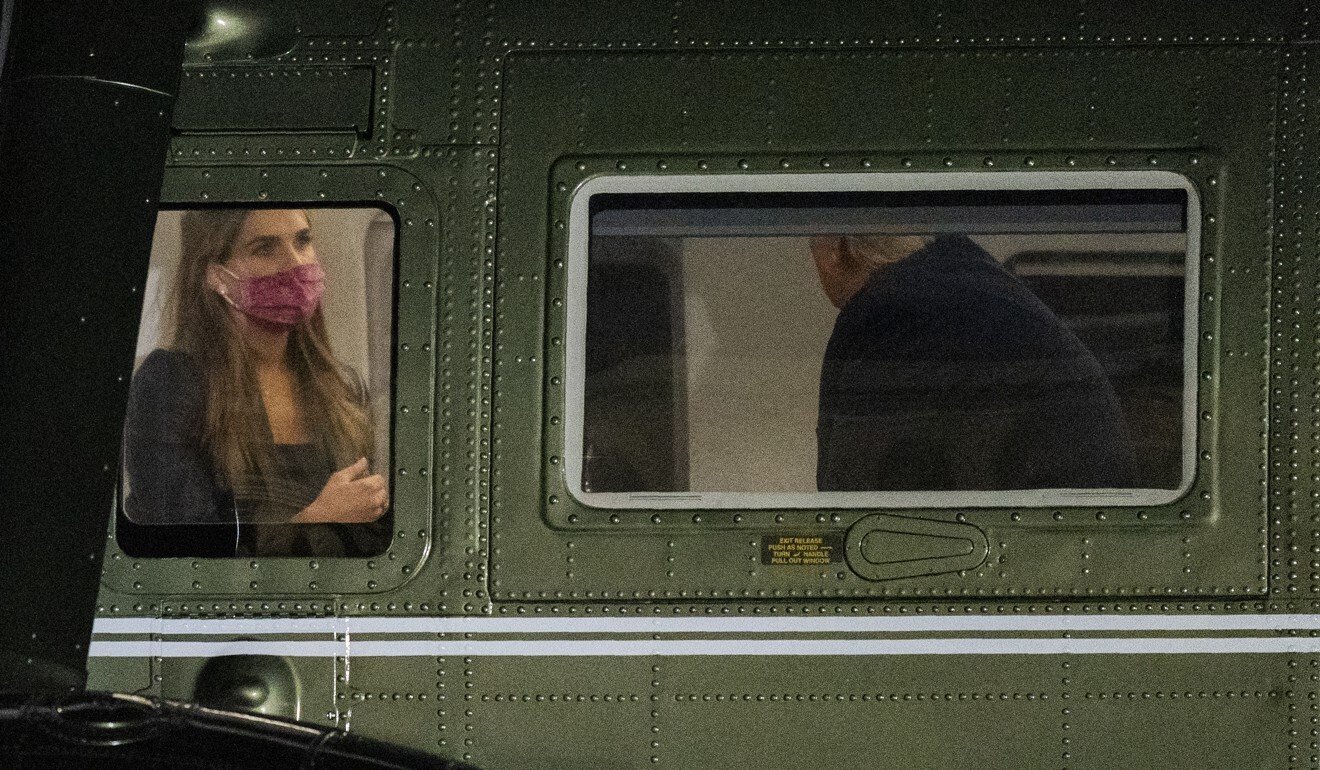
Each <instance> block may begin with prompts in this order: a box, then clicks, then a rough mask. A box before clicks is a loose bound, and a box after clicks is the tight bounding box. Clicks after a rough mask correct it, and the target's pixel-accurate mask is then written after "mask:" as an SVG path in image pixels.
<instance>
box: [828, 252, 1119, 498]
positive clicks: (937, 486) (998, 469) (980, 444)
mask: <svg viewBox="0 0 1320 770" xmlns="http://www.w3.org/2000/svg"><path fill="white" fill-rule="evenodd" d="M816 432H817V464H816V484H817V487H818V488H819V489H820V490H822V491H834V490H849V491H870V490H891V491H894V490H905V491H917V490H1009V489H1019V490H1026V489H1069V488H1074V489H1075V488H1103V487H1111V488H1119V487H1125V486H1130V485H1131V484H1132V479H1133V476H1134V459H1133V458H1134V455H1133V449H1132V445H1131V442H1130V440H1129V438H1128V435H1127V429H1126V427H1125V426H1124V423H1123V418H1122V413H1121V412H1120V409H1119V406H1118V401H1117V399H1116V397H1115V395H1114V391H1113V388H1112V387H1111V386H1110V384H1109V381H1108V379H1107V378H1106V377H1105V375H1104V372H1103V371H1102V370H1101V368H1100V364H1099V362H1097V361H1096V359H1095V356H1093V355H1092V354H1091V352H1090V351H1089V350H1087V349H1086V347H1085V346H1084V345H1083V344H1082V342H1081V341H1080V340H1079V339H1077V336H1076V335H1075V334H1073V333H1072V331H1070V330H1069V329H1068V328H1067V327H1066V326H1065V325H1064V324H1063V322H1062V321H1060V320H1059V318H1058V317H1056V316H1055V315H1054V313H1052V312H1051V311H1050V310H1049V308H1047V307H1046V306H1045V305H1044V303H1042V302H1041V301H1040V300H1039V299H1038V298H1037V297H1036V296H1035V295H1034V294H1032V293H1031V291H1030V290H1029V289H1027V288H1026V286H1024V285H1023V284H1022V283H1021V282H1020V281H1018V280H1017V278H1015V277H1014V276H1012V275H1011V274H1009V273H1008V272H1007V271H1006V270H1004V269H1003V268H1002V267H1001V266H1000V265H999V263H998V262H996V261H995V259H994V257H992V256H990V255H989V254H988V253H986V251H985V250H984V249H982V248H981V247H979V246H977V245H976V244H975V243H973V242H972V241H971V239H969V238H967V237H965V236H950V237H942V238H939V239H937V240H935V241H933V242H932V243H930V244H929V245H927V246H926V247H925V248H923V249H921V250H920V251H918V252H916V253H915V254H912V255H911V256H909V257H907V258H906V259H903V260H902V261H900V262H896V263H894V264H891V265H887V266H885V267H883V268H881V269H879V270H877V271H876V272H875V273H874V274H873V275H872V276H871V279H870V280H869V281H868V282H867V283H866V285H865V286H864V287H863V288H862V289H861V290H860V291H859V292H858V293H857V294H856V295H855V296H854V297H853V298H852V299H851V300H850V301H849V302H848V303H847V304H846V305H845V306H844V307H843V309H842V310H841V311H840V312H839V317H838V320H837V321H836V322H835V325H834V332H833V334H831V336H830V339H829V343H828V345H827V346H826V349H825V360H824V364H823V366H822V369H821V378H820V417H819V422H818V423H817V430H816Z"/></svg>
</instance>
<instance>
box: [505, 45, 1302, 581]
mask: <svg viewBox="0 0 1320 770" xmlns="http://www.w3.org/2000/svg"><path fill="white" fill-rule="evenodd" d="M1076 54H1077V52H1076V51H1073V52H1061V51H1018V52H1016V53H1014V54H1012V55H1010V56H1006V57H1004V58H1003V59H1001V60H998V61H996V60H995V58H994V57H989V58H988V59H983V58H978V57H977V56H974V55H971V54H969V53H966V52H959V53H954V52H948V51H945V52H929V51H912V52H909V51H902V52H898V51H892V52H878V53H876V52H865V53H857V52H848V53H842V52H841V53H824V54H812V55H810V56H808V55H806V54H793V53H785V54H751V53H717V54H681V53H655V54H650V53H641V54H633V55H627V56H625V55H622V54H609V55H592V54H583V55H576V54H572V55H570V54H547V55H536V56H530V55H519V56H516V57H511V60H510V65H509V72H508V76H507V82H506V88H505V100H506V108H507V111H508V114H507V116H506V118H505V126H504V135H503V136H504V152H503V155H502V164H501V169H500V171H501V180H502V181H501V197H500V200H501V212H502V222H503V225H502V228H501V234H500V239H499V244H498V245H499V265H500V268H499V269H500V274H499V276H500V278H499V282H498V283H497V286H496V307H497V311H498V312H497V317H496V326H497V333H498V334H499V344H498V345H497V360H496V372H497V375H498V379H499V385H498V388H497V392H496V402H495V408H496V412H495V416H496V419H495V424H494V431H495V436H496V441H497V454H496V457H495V460H494V468H493V474H494V475H493V484H494V492H495V502H496V510H495V513H494V518H493V522H492V527H493V530H494V533H495V538H496V550H495V551H494V553H493V557H492V569H493V573H494V581H493V583H492V591H493V593H494V595H495V596H496V598H500V597H504V598H509V599H532V600H535V599H542V598H550V597H554V596H567V597H569V598H602V597H603V598H609V597H611V596H617V597H638V596H641V597H648V596H662V597H663V596H679V597H703V598H714V597H720V596H778V595H784V594H783V592H785V591H789V590H792V591H794V594H793V595H799V596H825V597H828V596H895V595H897V596H902V595H908V596H951V595H952V596H978V595H979V596H988V595H1015V594H1016V595H1027V596H1030V595H1073V596H1088V595H1106V594H1112V595H1168V594H1175V595H1176V594H1183V593H1192V594H1196V595H1216V594H1256V593H1261V592H1263V591H1264V590H1265V581H1266V576H1265V571H1264V569H1263V567H1264V565H1263V558H1262V556H1263V548H1264V547H1265V541H1264V538H1263V535H1264V534H1265V533H1264V530H1263V528H1262V522H1263V520H1264V517H1265V510H1264V500H1263V498H1262V497H1261V490H1262V489H1263V487H1262V484H1261V482H1262V480H1263V479H1262V478H1261V472H1260V469H1259V464H1260V459H1259V458H1260V457H1261V456H1262V452H1263V451H1264V447H1265V438H1266V437H1265V435H1264V432H1263V431H1262V425H1263V424H1264V423H1263V421H1264V419H1265V414H1264V406H1265V404H1264V402H1263V401H1262V400H1261V397H1262V395H1263V388H1264V385H1265V381H1264V377H1263V375H1262V373H1261V371H1260V367H1259V361H1260V356H1263V355H1265V354H1266V352H1267V346H1268V340H1267V339H1266V337H1265V335H1264V333H1263V330H1264V328H1265V323H1266V318H1267V314H1268V312H1269V307H1268V303H1267V302H1266V286H1267V280H1268V275H1267V273H1266V271H1265V270H1264V269H1263V267H1264V265H1265V263H1266V262H1267V261H1268V258H1269V248H1270V242H1269V239H1268V237H1267V236H1266V235H1265V233H1266V232H1267V231H1268V220H1267V217H1268V200H1269V194H1270V185H1271V181H1270V180H1271V171H1272V167H1271V163H1272V161H1271V156H1270V143H1271V138H1272V130H1273V120H1274V87H1273V85H1272V84H1273V80H1274V76H1275V71H1276V66H1277V61H1278V56H1277V52H1276V51H1273V50H1270V49H1253V48H1242V49H1229V48H1223V49H1216V48H1209V47H1199V48H1177V49H1172V48H1164V49H1159V48H1156V49H1150V50H1141V51H1108V50H1090V51H1087V54H1088V55H1086V56H1078V55H1076ZM1016 57H1020V59H1018V58H1016ZM1044 66H1053V67H1058V68H1066V69H1067V70H1069V71H1070V72H1072V73H1074V74H1073V75H1072V77H1079V78H1081V79H1083V80H1084V81H1085V82H1087V83H1089V84H1091V86H1090V89H1089V91H1088V93H1087V95H1086V96H1087V97H1088V98H1086V99H1084V100H1082V101H1083V103H1084V105H1085V110H1083V111H1079V110H1078V108H1077V102H1078V99H1077V94H1076V93H1074V92H1071V91H1069V90H1066V89H1065V90H1061V91H1058V92H1056V93H1053V94H1051V93H1049V92H1048V90H1047V89H1045V88H1044V87H1043V86H1042V85H1041V83H1040V80H1039V78H1040V76H1039V75H1033V76H1028V77H1027V78H1026V79H1027V81H1028V82H1031V83H1034V86H1033V87H1032V88H1031V90H1030V93H1031V95H1032V103H1031V106H1030V110H1027V109H1025V108H1024V107H1023V105H1022V103H1021V102H1020V101H1019V100H1020V98H1021V97H1020V95H1019V94H1018V93H1017V92H1016V91H1015V90H1014V89H1012V88H1008V89H987V88H984V87H983V84H984V82H985V81H984V80H983V79H982V78H984V77H985V75H986V73H987V72H989V73H992V75H994V77H996V78H998V79H1000V80H1011V77H1012V76H1011V75H1010V74H1009V73H1010V72H1012V71H1014V70H1015V69H1020V70H1023V71H1027V72H1034V71H1036V70H1038V69H1041V68H1042V67H1044ZM658 71H661V72H665V73H666V74H667V76H668V77H671V78H672V79H673V81H674V82H676V83H679V84H683V85H681V86H680V87H678V88H674V89H660V90H659V91H658V92H657V93H656V96H655V98H650V99H646V100H638V101H636V102H630V103H627V104H628V107H627V108H626V109H623V110H617V109H615V106H616V105H618V104H619V103H620V100H619V97H618V94H619V93H621V92H629V91H643V90H645V89H646V88H647V87H648V86H647V84H648V82H650V81H649V79H650V78H652V77H654V74H655V73H656V72H658ZM712 73H720V75H718V76H715V77H714V82H713V84H710V81H711V77H712ZM753 73H757V74H756V75H754V74H753ZM758 75H759V77H758ZM720 78H726V79H724V80H721V79H720ZM1198 79H1199V80H1198ZM1206 80H1208V81H1210V82H1214V83H1215V84H1216V87H1215V88H1213V89H1211V88H1201V87H1196V86H1194V87H1193V88H1190V89H1188V88H1185V87H1184V84H1186V83H1192V84H1195V83H1198V82H1202V81H1206ZM877 81H879V82H880V86H879V87H878V88H875V83H876V82H877ZM692 84H701V85H700V86H696V85H692ZM708 84H709V85H708ZM1100 84H1103V85H1100ZM1262 84H1267V85H1266V87H1265V88H1264V89H1262ZM1138 86H1140V87H1138ZM566 93H571V94H574V95H575V96H576V98H574V99H564V98H562V97H561V95H562V94H566ZM785 94H791V95H792V98H793V99H794V100H797V101H799V102H802V104H799V105H798V107H797V109H795V110H778V111H773V114H774V120H775V122H773V123H761V122H758V121H754V120H748V118H747V116H748V113H749V112H750V111H751V110H752V109H753V105H755V104H758V103H762V102H764V101H765V100H768V99H770V98H771V97H772V96H774V95H778V96H779V97H781V98H782V97H783V96H784V95H785ZM822 94H823V96H822ZM845 94H850V95H852V99H851V101H849V102H848V103H847V107H848V109H847V110H842V109H841V108H840V107H839V104H840V102H839V99H840V98H842V97H843V95H845ZM726 95H729V96H731V97H732V98H728V97H726ZM799 96H800V98H799ZM813 100H818V101H813ZM893 104H897V105H899V110H900V111H901V110H904V109H905V108H904V107H903V106H902V105H920V104H924V105H927V109H926V110H925V112H926V113H928V114H934V115H936V116H937V118H929V119H927V120H926V121H924V122H923V121H921V120H905V121H904V120H894V119H893V118H892V115H893V114H894V112H895V110H893V109H890V108H889V106H890V105H893ZM906 109H907V110H908V113H903V112H900V114H910V112H911V111H912V110H911V107H908V108H906ZM868 110H869V111H871V113H873V114H868ZM1015 110H1017V111H1018V112H1021V113H1027V112H1030V114H1032V115H1034V116H1035V117H1034V118H1033V119H1032V120H1030V121H1024V122H1018V121H1016V120H1015V119H1013V118H1011V117H1010V118H1008V119H1004V118H1000V119H999V120H998V121H997V124H996V125H995V128H996V129H998V130H996V131H995V132H994V133H993V134H988V133H986V132H985V125H986V124H985V122H984V120H988V119H989V117H988V116H991V115H1004V114H1008V115H1010V116H1011V115H1013V114H1014V111H1015ZM886 112H887V114H888V117H887V118H886V117H885V116H884V115H885V113H886ZM945 112H947V114H943V113H945ZM767 114H769V112H767ZM918 114H920V112H919V111H918ZM1083 114H1085V115H1086V116H1087V117H1086V118H1085V119H1083V118H1082V115H1083ZM960 115H964V116H965V115H970V116H972V117H973V118H975V117H977V116H979V117H981V118H983V119H984V120H982V121H977V120H975V119H973V120H960V119H959V116H960ZM697 127H700V128H699V129H698V128H697ZM1005 136H1010V137H1012V138H1013V139H1014V143H1015V144H1016V145H1017V147H1016V148H1015V149H1014V150H1011V151H1005V150H1001V149H998V148H997V147H995V145H997V144H999V143H1000V142H1002V141H1003V137H1005ZM813 138H814V139H815V141H817V142H819V143H820V147H821V148H820V149H819V150H817V151H816V152H814V153H810V154H803V153H802V151H803V150H805V149H807V147H808V145H809V143H810V142H811V141H812V140H813ZM978 138H979V140H980V142H981V143H982V144H984V145H988V146H989V147H990V149H986V150H981V151H973V152H969V151H967V150H965V149H962V148H965V147H967V146H968V145H970V144H975V143H977V140H978ZM767 142H769V143H770V144H771V145H775V144H778V145H780V146H781V147H783V150H784V154H775V155H766V154H764V153H763V152H750V150H751V149H752V148H759V147H762V146H764V145H765V143H767ZM836 146H848V147H850V148H851V149H850V151H849V152H846V153H837V152H833V151H832V150H833V147H836ZM1206 146H1209V147H1213V148H1215V149H1213V150H1210V151H1207V150H1206V149H1205V147H1206ZM929 147H956V148H959V149H957V150H946V151H944V152H941V153H939V154H931V153H929V152H928V151H927V148H929ZM858 148H863V153H859V152H858ZM869 148H877V149H876V151H874V152H869V151H867V150H868V149H869ZM1045 148H1049V149H1045ZM1060 148H1062V149H1060ZM1073 148H1080V149H1073ZM1171 148H1176V149H1171ZM735 150H737V152H736V154H735ZM551 167H552V168H553V169H554V173H553V175H552V177H551V179H550V180H549V184H547V181H546V180H545V177H544V176H543V174H544V171H543V170H544V169H546V168H551ZM1004 167H1008V168H1031V169H1038V170H1045V169H1060V170H1073V169H1083V168H1098V169H1133V168H1151V167H1157V168H1162V169H1167V170H1172V171H1176V172H1178V173H1181V174H1184V175H1185V176H1187V177H1188V178H1189V179H1191V180H1192V182H1193V183H1194V184H1195V185H1196V186H1197V187H1198V189H1199V192H1200V197H1201V202H1202V206H1203V207H1204V211H1203V235H1204V251H1205V255H1204V258H1203V263H1202V266H1201V267H1202V270H1201V300H1202V301H1201V303H1200V322H1201V326H1202V329H1203V330H1205V331H1204V334H1203V335H1202V339H1201V341H1200V342H1201V348H1200V367H1201V369H1202V377H1200V383H1201V391H1200V393H1199V400H1200V406H1199V407H1198V411H1199V413H1200V419H1199V420H1198V426H1197V427H1198V433H1199V439H1198V447H1199V457H1200V467H1199V472H1198V481H1197V484H1196V485H1195V487H1194V488H1193V490H1192V491H1191V492H1190V493H1189V494H1188V496H1187V497H1186V498H1184V499H1183V500H1182V501H1180V502H1177V503H1174V504H1171V505H1167V506H1157V507H1151V508H1148V509H1143V510H1134V509H1131V508H1126V509H1125V508H1114V509H1099V510H1097V509H1077V508H1074V509H1063V510H1054V511H1050V510H1042V509H1037V510H1026V511H1015V510H998V511H996V510H975V511H964V512H957V513H956V518H957V520H958V521H962V522H967V523H970V524H973V525H975V526H978V527H980V528H982V529H984V530H985V531H986V532H987V533H988V534H989V536H990V540H991V549H992V553H991V557H990V560H989V561H988V562H987V565H984V566H983V567H982V568H981V569H978V570H977V571H975V573H962V574H958V575H951V576H944V577H934V578H919V579H913V580H910V581H893V582H887V583H882V584H878V585H877V584H874V583H871V582H868V581H864V580H861V579H859V578H858V577H856V576H855V575H853V574H852V573H851V572H850V571H848V570H846V569H842V565H840V569H838V570H833V569H830V570H824V571H819V572H818V571H815V570H808V569H800V568H790V569H784V568H765V569H761V568H759V565H755V562H754V561H752V559H753V557H754V556H755V555H756V552H757V548H758V542H757V539H758V537H759V536H760V535H761V534H762V533H765V532H767V531H771V532H773V531H775V530H776V529H786V528H806V529H808V530H811V531H826V530H834V531H837V530H839V529H843V528H846V527H848V526H849V525H851V524H852V522H853V521H855V520H856V519H857V518H858V517H859V516H860V515H862V514H861V512H857V511H851V512H849V511H839V512H827V513H821V514H818V513H815V512H811V511H781V512H769V511H747V512H744V513H733V512H725V511H719V512H707V513H704V514H702V513H698V514H695V515H694V514H693V513H690V512H678V511H658V512H654V513H644V512H638V511H627V512H611V511H606V510H599V509H588V508H585V507H584V506H582V505H580V504H578V503H577V502H576V501H574V500H573V499H572V498H571V496H570V494H569V493H568V492H567V488H566V486H565V485H564V483H563V479H562V470H561V468H562V464H561V457H560V454H561V453H562V452H564V451H574V450H572V449H571V448H564V447H563V445H562V442H563V435H564V434H563V426H562V423H561V420H562V414H563V408H564V398H565V393H564V388H563V384H562V383H563V374H564V371H563V362H564V351H563V345H564V340H565V339H566V336H565V329H564V318H565V315H564V309H563V308H564V306H565V304H566V303H567V302H568V301H570V298H568V297H567V296H566V295H565V294H564V269H563V264H564V260H565V258H566V244H567V232H566V228H565V227H564V226H563V223H564V222H566V221H567V215H568V204H569V201H570V200H571V195H572V191H573V190H574V189H576V187H577V186H578V185H579V184H580V183H581V182H582V181H584V180H586V179H589V178H591V177H593V176H596V175H601V174H631V173H651V174H654V173H662V174H663V173H689V174H691V173H696V174H702V173H723V174H728V173H735V174H738V173H747V174H759V173H766V172H769V171H778V172H784V171H788V172H793V171H808V170H810V171H822V170H828V171H844V170H852V171H856V170H871V171H873V172H876V173H880V172H883V171H885V170H931V171H940V170H945V169H951V168H952V169H969V168H970V169H977V170H981V171H984V172H985V173H993V172H994V171H995V170H997V169H999V168H1004ZM515 212H516V213H515ZM528 212H538V214H539V215H538V216H528V215H527V214H528ZM540 212H544V213H543V214H541V213H540ZM544 223H548V224H549V227H546V226H545V224H544ZM547 254H548V255H549V258H548V261H547V257H546V256H545V255H547ZM1217 255H1223V256H1222V257H1220V256H1217ZM1221 258H1224V259H1228V260H1230V261H1231V262H1232V264H1234V265H1237V264H1242V265H1243V267H1242V268H1234V269H1233V271H1232V273H1230V274H1229V276H1228V277H1227V280H1226V279H1225V276H1224V274H1223V273H1222V272H1221V271H1220V269H1219V265H1220V264H1221V262H1220V261H1218V260H1219V259H1221ZM1253 263H1254V264H1255V265H1258V266H1259V267H1255V268H1254V269H1252V268H1251V265H1252V264H1253ZM547 296H548V298H549V299H548V300H547ZM541 313H545V321H544V327H543V326H542V316H541ZM543 328H544V331H543V330H542V329H543ZM1230 351H1231V353H1232V355H1229V353H1230ZM1243 361H1247V362H1249V365H1246V364H1243V363H1241V362H1243ZM1248 366H1249V368H1248ZM1230 403H1231V404H1234V405H1235V407H1234V408H1226V407H1225V404H1230ZM1219 453H1224V455H1225V456H1226V458H1227V459H1226V460H1223V461H1220V462H1219V463H1217V464H1216V463H1214V462H1213V461H1214V459H1215V458H1216V457H1217V456H1218V455H1219ZM538 462H539V463H540V466H541V467H542V468H543V476H542V477H540V478H538V477H537V476H534V475H530V474H527V473H524V472H513V473H510V472H509V471H508V469H514V470H515V471H520V469H525V468H528V467H532V466H533V465H534V464H536V463H538ZM501 508H503V509H505V510H509V509H512V510H516V511H528V510H535V509H540V510H542V511H543V517H544V519H545V524H540V523H538V522H536V521H534V520H532V519H531V518H529V517H527V516H526V515H523V516H521V517H519V518H517V519H516V520H515V519H510V518H509V517H508V516H506V515H505V514H503V513H502V512H501V511H500V509H501ZM919 515H922V516H927V517H929V516H936V517H944V518H947V519H949V520H953V519H954V518H955V512H953V511H949V512H943V513H941V512H933V511H926V512H922V513H921V514H919ZM822 517H824V518H822ZM822 524H824V525H826V526H824V527H822V526H821V525H822ZM546 525H548V526H546ZM554 529H559V530H561V531H560V532H559V533H556V532H555V531H554ZM697 533H701V534H697ZM623 564H627V565H628V569H627V570H621V569H619V565H623ZM749 564H750V565H752V568H749Z"/></svg>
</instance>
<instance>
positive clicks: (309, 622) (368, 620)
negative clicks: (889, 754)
mask: <svg viewBox="0 0 1320 770" xmlns="http://www.w3.org/2000/svg"><path fill="white" fill-rule="evenodd" d="M350 628H351V629H352V632H353V633H355V634H391V633H393V634H407V633H439V634H637V633H665V634H682V633H715V634H756V633H934V632H960V631H973V632H989V631H1005V632H1013V631H1024V632H1033V631H1034V632H1055V631H1151V632H1161V631H1163V632H1176V631H1299V630H1300V631H1309V630H1320V614H1308V615H1302V614H1291V615H1265V614H1260V615H1249V614H1235V615H1039V616H1030V617H1017V616H1012V617H1003V616H991V617H979V616H974V617H961V616H959V617H954V616H928V617H897V618H891V617H880V618H877V617H862V618H853V617H845V618H840V617H782V616H781V617H773V618H766V617H754V618H728V617H716V618H675V617H667V618H656V617H651V618H646V617H633V618H563V617H549V618H547V617H531V618H495V617H450V618H430V617H422V618H396V617H338V618H336V617H321V618H221V619H193V618H99V619H97V620H96V622H95V624H94V625H93V627H92V633H93V634H94V635H104V634H190V635H209V634H317V633H325V634H345V633H348V631H349V629H350Z"/></svg>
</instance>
